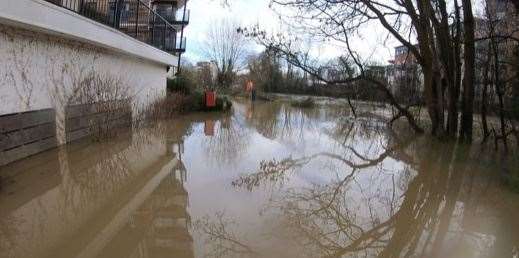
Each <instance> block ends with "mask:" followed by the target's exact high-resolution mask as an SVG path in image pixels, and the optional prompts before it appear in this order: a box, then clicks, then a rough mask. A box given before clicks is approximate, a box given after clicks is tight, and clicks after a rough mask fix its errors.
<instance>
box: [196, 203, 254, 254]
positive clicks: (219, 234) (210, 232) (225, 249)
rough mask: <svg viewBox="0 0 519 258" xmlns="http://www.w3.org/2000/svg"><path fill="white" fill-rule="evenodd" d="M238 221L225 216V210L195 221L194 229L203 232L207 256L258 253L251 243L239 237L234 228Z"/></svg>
mask: <svg viewBox="0 0 519 258" xmlns="http://www.w3.org/2000/svg"><path fill="white" fill-rule="evenodd" d="M235 225H236V223H235V221H234V220H233V219H231V218H228V217H226V216H225V213H224V212H216V213H215V215H214V216H213V217H211V216H208V215H206V216H204V217H202V218H201V219H199V220H197V221H196V222H195V223H194V229H195V230H197V231H198V232H200V233H202V235H203V236H204V238H205V241H204V243H205V245H206V246H207V253H206V254H205V256H206V257H253V256H255V255H257V253H256V251H254V250H253V249H252V248H251V246H250V245H248V244H247V243H245V242H244V241H243V239H244V238H243V236H240V237H238V236H237V234H236V233H235V232H234V230H233V226H235Z"/></svg>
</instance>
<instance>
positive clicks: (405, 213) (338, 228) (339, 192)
mask: <svg viewBox="0 0 519 258" xmlns="http://www.w3.org/2000/svg"><path fill="white" fill-rule="evenodd" d="M342 129H343V128H341V129H340V130H342ZM348 130H349V129H348ZM352 130H354V129H352ZM422 140H423V139H422ZM387 141H388V142H390V143H391V142H395V143H396V142H398V143H399V144H394V143H393V147H387V148H385V149H383V150H382V152H381V153H379V154H378V155H374V156H371V157H368V156H365V155H364V153H362V154H361V153H359V152H357V151H356V150H355V149H354V148H350V147H348V146H347V145H345V144H343V143H344V142H346V141H343V142H340V141H339V142H340V143H341V145H342V146H343V147H345V149H347V150H348V151H349V152H350V155H349V156H348V158H344V157H345V155H336V154H331V153H317V154H314V155H310V156H305V157H301V158H291V157H290V158H287V159H284V160H282V161H280V162H276V161H264V162H262V163H261V165H260V169H259V171H258V172H256V173H253V174H250V175H246V176H242V177H240V178H238V179H236V180H235V181H234V182H233V185H235V186H237V187H240V186H241V187H246V188H247V189H249V190H254V189H255V188H256V187H258V186H259V185H261V184H271V183H272V182H277V181H278V180H284V179H285V178H286V176H287V173H290V172H291V171H294V169H297V168H298V167H301V166H305V165H306V164H308V163H309V162H310V161H311V160H313V159H316V158H322V157H326V158H329V159H333V160H335V161H337V162H339V163H340V164H343V165H344V166H343V168H344V167H347V168H349V172H346V173H343V174H342V175H341V176H340V177H339V178H338V179H336V180H333V181H332V182H331V183H328V184H326V185H319V184H314V185H312V186H310V187H304V188H301V189H290V190H287V191H286V192H285V193H284V194H282V195H281V196H279V197H277V198H275V199H273V200H272V202H271V204H270V205H269V207H268V208H267V209H269V210H271V211H272V212H275V213H279V212H281V215H282V218H283V221H285V222H286V224H287V225H288V226H289V228H291V229H294V230H295V231H296V235H297V236H299V239H298V240H299V241H300V242H301V243H302V245H304V246H305V247H307V248H308V250H309V251H313V252H315V254H316V255H322V256H324V257H346V256H348V257H349V256H354V257H357V256H360V257H365V256H368V257H373V256H380V257H400V256H405V257H465V256H468V257H472V256H474V255H476V254H475V253H463V252H464V251H465V252H467V250H469V249H470V248H468V247H467V245H471V246H472V248H473V249H475V250H472V249H470V250H471V251H474V252H480V253H479V255H482V256H483V257H511V256H512V255H513V254H515V255H517V253H518V248H519V245H518V244H517V243H519V241H518V240H519V236H517V233H514V230H508V231H507V230H506V229H505V232H506V234H505V236H499V234H500V233H499V232H498V233H495V232H493V233H492V232H491V233H490V234H491V235H492V234H493V235H494V236H498V237H497V238H498V239H496V240H493V238H492V237H489V236H488V233H487V234H485V233H486V232H483V233H480V232H478V230H475V231H474V230H473V231H470V230H469V231H468V232H467V230H466V229H464V228H463V227H464V226H466V225H464V223H465V224H466V223H467V221H469V220H470V218H471V217H473V216H475V215H474V214H473V212H476V211H477V210H478V208H477V206H478V205H482V204H481V199H479V200H480V201H477V200H478V199H477V198H478V197H482V196H485V194H479V195H477V194H474V191H476V192H478V191H479V192H481V191H483V192H484V191H485V190H484V189H487V187H485V188H474V184H465V185H464V184H463V183H464V181H467V182H469V183H470V182H471V181H472V180H474V178H473V177H474V175H467V174H468V173H469V172H470V171H471V170H473V169H474V167H475V166H473V165H469V164H471V162H475V161H476V160H477V157H475V158H474V157H472V158H471V157H470V150H469V149H468V148H467V147H466V146H462V145H454V144H441V143H435V142H433V141H428V140H426V142H425V143H421V144H418V143H417V142H416V143H415V144H413V145H411V146H407V145H408V144H407V143H404V144H402V143H401V142H399V141H395V140H387ZM409 151H412V152H413V154H411V155H410V154H409V153H410V152H409ZM367 152H370V151H367ZM379 152H380V148H379ZM346 156H347V155H346ZM388 158H391V159H396V160H401V161H404V162H406V163H408V165H405V166H404V167H403V168H402V169H401V171H399V173H397V174H396V175H398V176H397V178H395V176H394V174H393V175H387V174H384V171H383V169H384V168H383V166H381V164H382V162H384V160H386V159H388ZM363 171H369V172H370V173H369V174H368V175H371V177H368V179H369V180H368V181H358V178H359V176H360V173H363ZM363 175H366V174H365V173H364V174H363ZM398 177H400V178H398ZM364 179H365V177H364ZM377 181H380V182H378V183H377ZM381 185H382V186H385V187H386V188H388V189H383V188H381V187H380V186H381ZM486 185H487V186H488V184H486ZM463 189H465V192H468V193H464V195H462V190H463ZM467 189H468V190H467ZM475 198H476V200H474V199H475ZM471 199H472V201H469V200H471ZM461 202H463V203H464V205H462V204H461ZM470 205H475V206H476V207H470ZM479 209H484V207H481V208H479ZM487 216H488V215H487ZM497 217H499V218H500V219H502V217H503V215H502V214H498V215H497ZM483 221H484V219H483ZM501 223H503V224H506V223H509V222H506V221H504V222H501ZM513 224H514V225H517V223H513ZM505 227H506V226H505ZM516 230H517V228H516Z"/></svg>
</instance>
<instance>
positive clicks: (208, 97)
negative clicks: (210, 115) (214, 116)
mask: <svg viewBox="0 0 519 258" xmlns="http://www.w3.org/2000/svg"><path fill="white" fill-rule="evenodd" d="M205 106H206V107H209V108H210V107H215V106H216V94H215V93H214V91H206V92H205Z"/></svg>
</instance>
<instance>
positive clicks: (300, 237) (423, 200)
mask: <svg viewBox="0 0 519 258" xmlns="http://www.w3.org/2000/svg"><path fill="white" fill-rule="evenodd" d="M513 162H514V160H509V159H504V158H501V157H500V156H498V155H495V154H489V153H486V152H482V151H481V150H480V148H478V146H474V147H471V148H469V147H466V146H458V145H454V144H448V143H439V142H437V141H435V140H432V139H429V138H428V137H426V136H420V137H415V136H413V134H412V133H411V132H410V131H406V130H404V129H401V130H400V129H394V130H393V129H389V128H387V127H386V126H385V124H384V123H382V122H379V121H376V120H367V119H352V118H351V117H350V115H349V114H348V111H347V108H345V107H343V106H338V105H318V106H316V107H315V108H295V107H291V106H290V104H289V103H288V102H283V101H276V102H256V103H254V104H251V103H250V102H246V101H236V102H235V103H234V107H233V112H231V113H229V114H219V113H213V114H192V115H186V116H182V117H179V118H178V119H174V120H170V121H162V122H159V123H157V124H156V125H154V126H150V127H146V128H141V129H138V130H137V129H136V130H133V131H131V132H126V133H121V134H120V135H119V136H118V137H117V138H116V139H113V140H110V141H106V142H99V143H92V142H91V141H89V140H82V141H78V142H75V143H73V144H70V145H67V146H64V147H61V148H58V149H54V150H51V151H47V152H44V153H41V154H38V155H35V156H32V157H30V158H27V159H25V160H22V161H19V162H16V163H13V164H10V165H8V166H5V167H2V168H0V175H1V176H2V179H1V180H2V181H1V188H0V257H2V258H3V257H23V258H26V257H27V258H29V257H49V258H50V257H52V258H59V257H67V258H68V257H109V258H116V257H151V258H154V257H379V256H380V257H442V258H443V257H489V258H490V257H491V258H499V257H518V256H519V220H518V219H517V214H519V194H516V193H513V192H512V191H510V189H509V188H507V187H506V186H505V185H504V184H503V183H502V182H501V180H500V175H501V174H502V173H505V172H506V171H507V170H508V171H509V170H511V169H518V167H517V166H515V165H513V164H512V163H513ZM516 164H517V163H516Z"/></svg>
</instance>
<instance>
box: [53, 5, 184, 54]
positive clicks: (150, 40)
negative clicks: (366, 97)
mask: <svg viewBox="0 0 519 258" xmlns="http://www.w3.org/2000/svg"><path fill="white" fill-rule="evenodd" d="M45 1H47V2H50V3H53V4H55V5H58V6H60V7H63V8H65V9H68V10H70V11H72V12H75V13H77V14H79V15H81V16H83V17H86V18H89V19H91V20H94V21H97V22H99V23H102V24H104V25H107V26H110V27H112V28H115V29H117V30H119V31H121V32H123V33H125V34H126V35H128V36H130V37H133V38H135V39H137V40H140V41H142V42H145V43H147V44H149V45H151V46H154V47H156V48H158V49H160V50H163V51H165V52H168V53H170V54H177V53H183V52H185V39H184V40H183V41H182V40H180V42H179V43H178V44H177V32H179V31H180V29H182V28H179V26H178V25H187V23H189V12H186V15H185V16H184V15H183V12H182V15H181V14H180V13H179V14H178V15H177V14H175V15H172V16H171V17H169V18H170V19H167V18H165V17H163V16H161V15H160V14H159V13H158V12H156V11H154V10H152V9H151V8H150V7H149V6H148V5H147V4H145V3H144V2H143V1H142V0H45ZM182 42H183V43H182Z"/></svg>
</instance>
